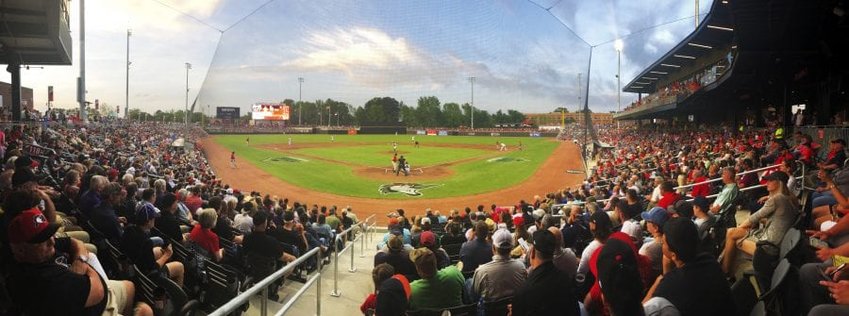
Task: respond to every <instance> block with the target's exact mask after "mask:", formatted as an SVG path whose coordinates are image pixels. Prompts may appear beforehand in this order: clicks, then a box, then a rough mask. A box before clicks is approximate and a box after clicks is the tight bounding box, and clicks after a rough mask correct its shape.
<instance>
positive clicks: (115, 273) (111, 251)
mask: <svg viewBox="0 0 849 316" xmlns="http://www.w3.org/2000/svg"><path fill="white" fill-rule="evenodd" d="M102 244H103V245H104V246H105V247H104V248H103V249H104V250H103V251H102V252H103V253H104V254H105V255H101V256H98V259H99V260H100V263H101V265H102V266H103V269H104V270H106V275H108V276H109V279H110V280H130V279H132V278H133V276H134V275H135V270H133V264H132V263H131V262H130V259H129V258H127V256H126V255H124V253H122V252H121V250H119V249H118V247H115V245H113V244H112V242H110V241H108V240H103V242H102Z"/></svg>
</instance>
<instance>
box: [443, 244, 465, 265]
mask: <svg viewBox="0 0 849 316" xmlns="http://www.w3.org/2000/svg"><path fill="white" fill-rule="evenodd" d="M462 247H463V244H456V243H455V244H448V245H442V249H445V252H446V253H447V254H448V258H449V259H451V264H455V263H457V262H458V261H460V248H462Z"/></svg>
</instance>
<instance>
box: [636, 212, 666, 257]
mask: <svg viewBox="0 0 849 316" xmlns="http://www.w3.org/2000/svg"><path fill="white" fill-rule="evenodd" d="M641 216H642V217H643V220H644V221H646V231H648V232H649V233H650V234H651V235H652V239H651V240H648V241H647V242H646V243H644V244H643V246H642V248H640V253H644V254H646V256H648V257H649V260H650V261H651V265H652V269H654V270H655V271H662V270H663V249H662V244H661V242H660V240H661V238H663V225H664V224H666V221H667V220H669V213H667V212H666V210H665V209H663V208H662V207H655V208H652V209H651V210H649V211H648V212H643V213H642V215H641Z"/></svg>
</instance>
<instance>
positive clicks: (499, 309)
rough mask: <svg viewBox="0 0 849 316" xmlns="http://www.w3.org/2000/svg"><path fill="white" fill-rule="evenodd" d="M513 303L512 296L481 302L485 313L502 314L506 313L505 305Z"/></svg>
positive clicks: (499, 315)
mask: <svg viewBox="0 0 849 316" xmlns="http://www.w3.org/2000/svg"><path fill="white" fill-rule="evenodd" d="M511 303H513V297H505V298H502V299H500V300H497V301H492V302H486V303H484V304H483V306H484V312H485V313H486V315H493V316H504V315H507V311H508V309H507V305H510V304H511Z"/></svg>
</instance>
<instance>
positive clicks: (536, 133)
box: [530, 132, 540, 137]
mask: <svg viewBox="0 0 849 316" xmlns="http://www.w3.org/2000/svg"><path fill="white" fill-rule="evenodd" d="M530 136H531V137H539V136H540V134H539V132H531V133H530Z"/></svg>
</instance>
